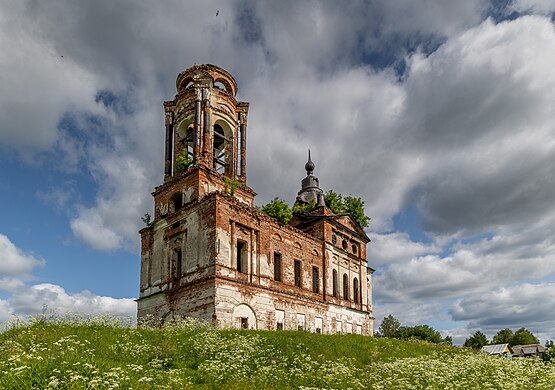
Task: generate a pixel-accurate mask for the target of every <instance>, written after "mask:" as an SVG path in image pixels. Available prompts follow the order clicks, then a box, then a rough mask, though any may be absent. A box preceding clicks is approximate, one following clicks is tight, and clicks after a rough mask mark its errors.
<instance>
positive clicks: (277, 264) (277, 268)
mask: <svg viewBox="0 0 555 390" xmlns="http://www.w3.org/2000/svg"><path fill="white" fill-rule="evenodd" d="M274 280H276V281H278V282H281V253H277V252H274Z"/></svg>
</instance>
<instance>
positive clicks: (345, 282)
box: [343, 274, 349, 299]
mask: <svg viewBox="0 0 555 390" xmlns="http://www.w3.org/2000/svg"><path fill="white" fill-rule="evenodd" d="M343 299H349V277H348V276H347V274H343Z"/></svg>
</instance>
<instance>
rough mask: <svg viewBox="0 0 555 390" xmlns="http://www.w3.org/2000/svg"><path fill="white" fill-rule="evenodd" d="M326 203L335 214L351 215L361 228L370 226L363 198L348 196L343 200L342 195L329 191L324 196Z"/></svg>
mask: <svg viewBox="0 0 555 390" xmlns="http://www.w3.org/2000/svg"><path fill="white" fill-rule="evenodd" d="M324 201H325V202H326V206H328V207H329V208H330V209H331V211H333V213H334V214H344V213H347V214H350V215H351V216H352V217H353V218H354V219H355V221H357V223H358V224H359V225H360V227H362V228H365V227H367V226H368V221H369V220H370V218H368V217H367V216H366V215H365V214H364V201H363V200H362V199H361V198H355V197H352V196H346V197H345V198H343V196H342V195H341V194H338V193H337V192H334V191H332V190H329V191H328V192H327V193H326V194H325V195H324Z"/></svg>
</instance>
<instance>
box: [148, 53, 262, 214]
mask: <svg viewBox="0 0 555 390" xmlns="http://www.w3.org/2000/svg"><path fill="white" fill-rule="evenodd" d="M176 88H177V94H176V96H175V98H174V99H173V100H170V101H165V102H164V112H165V126H166V137H165V139H166V142H165V158H164V160H165V161H164V184H163V185H162V186H160V187H157V188H156V190H155V192H154V197H155V208H156V210H155V218H157V217H160V216H163V215H164V214H166V213H167V211H168V209H170V208H171V204H170V205H168V206H166V203H165V202H164V196H157V195H162V194H163V193H164V192H167V191H169V192H175V191H174V190H173V187H175V186H176V185H177V186H178V187H181V188H182V190H183V191H182V193H183V199H181V200H177V203H181V204H184V203H187V202H189V201H191V200H200V199H201V198H202V197H203V196H204V195H206V194H208V193H211V192H214V191H223V192H228V191H232V192H233V194H234V196H236V197H237V199H238V200H239V201H242V202H243V203H246V204H248V205H250V206H252V205H253V203H254V196H255V195H256V194H255V193H254V191H252V190H251V189H250V188H248V187H247V142H246V141H247V115H248V111H249V103H247V102H240V101H237V100H236V98H235V96H236V94H237V83H236V82H235V79H234V78H233V76H231V75H230V74H229V73H228V72H227V71H225V70H224V69H222V68H219V67H217V66H215V65H210V64H204V65H195V66H192V67H191V68H189V69H187V70H185V71H183V72H181V73H180V74H179V75H178V76H177V80H176Z"/></svg>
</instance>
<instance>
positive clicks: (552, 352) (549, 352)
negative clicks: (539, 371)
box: [542, 340, 555, 363]
mask: <svg viewBox="0 0 555 390" xmlns="http://www.w3.org/2000/svg"><path fill="white" fill-rule="evenodd" d="M545 348H546V349H545V351H544V352H543V354H542V360H543V361H544V362H553V363H555V345H554V344H553V340H547V341H546V343H545Z"/></svg>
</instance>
